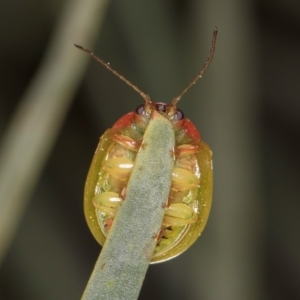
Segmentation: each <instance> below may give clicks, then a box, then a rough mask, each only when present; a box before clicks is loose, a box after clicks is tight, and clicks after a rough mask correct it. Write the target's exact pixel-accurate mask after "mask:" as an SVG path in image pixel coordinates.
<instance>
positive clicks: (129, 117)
mask: <svg viewBox="0 0 300 300" xmlns="http://www.w3.org/2000/svg"><path fill="white" fill-rule="evenodd" d="M134 117H135V112H134V111H132V112H130V113H128V114H126V115H125V116H123V117H121V118H120V119H119V120H118V121H117V122H116V123H115V124H114V125H113V127H112V129H113V131H114V132H119V131H120V130H121V129H122V128H124V127H130V126H131V124H132V123H133V122H134Z"/></svg>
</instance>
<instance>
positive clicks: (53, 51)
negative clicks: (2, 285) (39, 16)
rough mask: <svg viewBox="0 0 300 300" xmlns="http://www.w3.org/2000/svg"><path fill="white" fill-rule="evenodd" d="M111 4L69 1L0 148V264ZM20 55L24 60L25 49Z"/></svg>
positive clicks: (105, 1)
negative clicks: (81, 47)
mask: <svg viewBox="0 0 300 300" xmlns="http://www.w3.org/2000/svg"><path fill="white" fill-rule="evenodd" d="M108 2H109V0H86V1H82V0H69V1H68V2H67V3H66V6H65V8H64V10H63V12H62V14H61V16H60V19H59V21H58V24H57V26H56V29H55V31H54V34H53V38H52V40H51V41H50V44H49V47H48V49H47V52H46V54H45V59H44V60H43V61H42V63H41V66H40V67H39V70H38V71H37V73H36V75H35V77H34V78H33V80H32V82H31V83H30V85H29V87H28V89H27V91H26V92H25V94H24V96H23V98H22V99H21V101H20V105H19V107H18V108H17V109H16V112H15V114H14V117H13V118H12V120H11V122H10V124H9V126H8V129H7V130H6V134H5V136H4V138H3V140H2V141H1V142H2V143H1V147H0V166H1V168H0V261H1V260H2V258H3V256H4V255H5V252H6V251H7V249H8V247H9V245H10V243H11V241H12V238H13V236H14V233H15V231H16V229H17V226H18V224H19V220H20V218H21V216H22V214H23V211H24V209H25V208H26V205H27V202H28V199H29V196H30V194H31V192H32V190H33V188H34V186H35V184H36V182H37V180H38V177H39V175H40V173H41V171H42V169H43V166H44V164H45V162H46V161H47V157H48V155H49V153H50V152H51V149H52V146H53V144H54V142H55V139H56V137H57V135H58V133H59V131H60V128H61V125H62V123H63V120H64V118H65V115H66V113H67V111H68V108H69V106H70V104H71V100H72V98H73V95H74V93H75V91H76V89H77V87H78V84H79V82H80V80H81V77H82V76H83V73H84V69H85V67H86V65H87V62H88V57H86V56H85V55H82V53H80V51H78V50H76V48H75V47H74V46H73V44H74V43H81V44H83V45H87V46H91V44H93V42H94V41H95V39H96V37H97V35H98V32H99V30H100V27H101V23H102V20H103V19H104V15H105V12H106V7H107V5H108ZM19 50H20V55H22V54H21V52H22V49H19Z"/></svg>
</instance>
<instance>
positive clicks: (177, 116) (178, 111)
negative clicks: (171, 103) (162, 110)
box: [174, 109, 184, 120]
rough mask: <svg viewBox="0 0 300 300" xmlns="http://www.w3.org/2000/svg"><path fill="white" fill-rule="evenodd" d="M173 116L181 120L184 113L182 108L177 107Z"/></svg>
mask: <svg viewBox="0 0 300 300" xmlns="http://www.w3.org/2000/svg"><path fill="white" fill-rule="evenodd" d="M174 118H175V119H176V120H182V119H183V118H184V113H183V111H182V110H180V109H177V110H176V112H175V115H174Z"/></svg>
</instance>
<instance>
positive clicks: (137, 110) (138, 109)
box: [135, 104, 145, 115]
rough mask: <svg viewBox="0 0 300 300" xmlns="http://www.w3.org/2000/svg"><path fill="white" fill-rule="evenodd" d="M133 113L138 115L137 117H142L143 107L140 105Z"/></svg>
mask: <svg viewBox="0 0 300 300" xmlns="http://www.w3.org/2000/svg"><path fill="white" fill-rule="evenodd" d="M135 112H136V113H137V114H138V115H143V114H144V113H145V105H144V104H142V105H140V106H138V107H137V108H136V110H135Z"/></svg>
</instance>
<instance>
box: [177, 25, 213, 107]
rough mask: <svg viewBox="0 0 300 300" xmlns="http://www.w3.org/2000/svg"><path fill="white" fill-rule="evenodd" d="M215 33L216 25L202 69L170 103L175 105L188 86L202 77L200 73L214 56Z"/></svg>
mask: <svg viewBox="0 0 300 300" xmlns="http://www.w3.org/2000/svg"><path fill="white" fill-rule="evenodd" d="M217 35H218V28H217V27H216V28H215V29H214V32H213V38H212V41H211V47H210V51H209V56H208V58H207V60H206V62H205V64H204V66H203V68H202V70H201V71H200V72H199V73H198V74H197V76H196V77H195V78H194V80H193V81H192V82H190V83H189V84H188V86H187V87H186V88H185V89H184V90H183V91H182V92H181V93H180V94H179V96H177V97H175V98H173V101H172V105H173V106H175V107H176V104H177V103H178V101H179V100H180V99H181V97H182V96H183V95H184V94H185V93H186V92H187V91H188V90H189V89H190V87H191V86H192V85H194V84H195V83H196V82H197V80H198V79H199V78H201V77H202V75H203V74H204V72H205V71H206V69H207V68H208V66H209V64H210V63H211V61H212V59H213V57H214V53H215V48H216V41H217Z"/></svg>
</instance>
